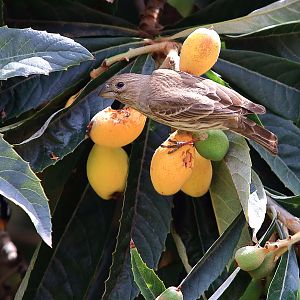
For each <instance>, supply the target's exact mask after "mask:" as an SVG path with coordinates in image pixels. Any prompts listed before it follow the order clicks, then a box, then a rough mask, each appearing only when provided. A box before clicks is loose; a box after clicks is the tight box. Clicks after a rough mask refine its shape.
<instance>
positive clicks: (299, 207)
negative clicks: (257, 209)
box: [267, 192, 300, 216]
mask: <svg viewBox="0 0 300 300" xmlns="http://www.w3.org/2000/svg"><path fill="white" fill-rule="evenodd" d="M267 194H268V196H270V197H271V198H273V199H274V200H275V201H276V202H278V204H280V205H281V206H283V207H284V208H285V209H287V210H288V211H289V212H290V213H291V214H293V215H295V216H300V195H296V196H285V195H274V194H272V193H270V192H267Z"/></svg>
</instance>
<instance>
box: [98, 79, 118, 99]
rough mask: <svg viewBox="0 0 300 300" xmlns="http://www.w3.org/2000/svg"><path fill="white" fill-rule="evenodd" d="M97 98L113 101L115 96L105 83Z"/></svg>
mask: <svg viewBox="0 0 300 300" xmlns="http://www.w3.org/2000/svg"><path fill="white" fill-rule="evenodd" d="M99 96H100V97H103V98H109V99H114V98H115V96H116V94H115V92H114V91H113V90H112V89H111V86H110V84H108V83H106V84H104V85H103V87H102V89H101V90H100V93H99Z"/></svg>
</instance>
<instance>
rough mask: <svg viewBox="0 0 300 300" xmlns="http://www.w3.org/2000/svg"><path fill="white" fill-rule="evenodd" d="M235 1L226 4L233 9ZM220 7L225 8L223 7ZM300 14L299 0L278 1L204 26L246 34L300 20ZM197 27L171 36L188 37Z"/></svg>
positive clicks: (225, 31) (225, 32) (220, 30)
mask: <svg viewBox="0 0 300 300" xmlns="http://www.w3.org/2000/svg"><path fill="white" fill-rule="evenodd" d="M235 2H236V1H233V3H232V5H230V6H229V5H228V3H227V2H226V5H228V7H229V9H232V8H233V7H234V6H235ZM242 5H244V1H242ZM218 8H219V9H223V7H218ZM202 13H204V12H202ZM206 14H207V12H206ZM299 14H300V2H299V1H298V0H286V1H277V2H275V3H272V4H270V5H267V6H265V7H263V8H260V9H257V10H255V11H253V12H252V13H250V14H248V15H247V16H244V17H240V18H237V19H231V20H228V21H224V22H218V23H210V24H209V25H206V26H202V27H207V28H209V27H213V28H214V30H215V31H217V32H218V33H219V34H245V33H251V32H255V31H257V30H259V29H262V28H266V27H268V26H272V25H276V24H282V23H285V22H290V21H298V20H299ZM197 19H198V20H197V21H198V22H197V24H199V16H197ZM206 24H207V23H206ZM197 28H199V26H197V27H193V28H188V29H185V30H183V31H181V32H179V33H176V34H174V35H172V36H171V38H172V39H177V38H182V37H186V36H188V35H189V34H190V33H191V32H193V31H194V30H195V29H197ZM166 33H167V32H166Z"/></svg>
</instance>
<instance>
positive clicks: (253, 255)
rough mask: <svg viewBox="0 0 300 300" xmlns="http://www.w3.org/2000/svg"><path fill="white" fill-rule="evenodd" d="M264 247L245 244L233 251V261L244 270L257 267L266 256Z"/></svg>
mask: <svg viewBox="0 0 300 300" xmlns="http://www.w3.org/2000/svg"><path fill="white" fill-rule="evenodd" d="M266 255H267V253H266V249H265V248H259V247H258V246H245V247H242V248H240V249H238V250H237V251H236V253H235V257H234V258H235V261H236V262H237V264H238V266H239V267H240V268H241V269H242V270H244V271H251V270H255V269H257V268H258V267H259V266H260V265H261V264H262V263H263V261H264V259H265V257H266Z"/></svg>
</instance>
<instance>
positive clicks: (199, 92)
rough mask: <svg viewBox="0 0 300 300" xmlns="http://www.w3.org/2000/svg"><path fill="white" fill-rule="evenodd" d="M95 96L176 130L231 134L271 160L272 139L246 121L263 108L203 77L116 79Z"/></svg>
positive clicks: (164, 72) (158, 74)
mask: <svg viewBox="0 0 300 300" xmlns="http://www.w3.org/2000/svg"><path fill="white" fill-rule="evenodd" d="M100 96H102V97H105V98H114V99H117V100H119V101H120V102H122V103H124V104H126V105H129V106H131V107H133V108H135V109H136V110H138V111H140V112H141V113H143V114H145V115H146V116H148V117H149V118H151V119H154V120H156V121H158V122H160V123H163V124H166V125H169V126H172V127H174V128H176V129H180V130H186V131H200V130H205V129H221V130H231V131H234V132H237V133H239V134H241V135H243V136H245V137H247V138H249V139H251V140H254V141H255V142H257V143H259V144H260V145H262V146H264V147H265V148H266V149H268V150H269V151H270V152H271V153H273V154H277V137H276V135H274V134H273V133H272V132H270V131H268V130H267V129H265V128H263V127H261V126H259V125H257V124H256V123H255V122H253V121H251V120H249V119H247V117H246V115H248V114H252V113H256V114H264V113H265V112H266V110H265V108H264V107H263V106H262V105H259V104H256V103H253V102H251V101H250V100H248V99H246V98H245V97H243V96H242V95H240V94H239V93H237V92H235V91H234V90H232V89H230V88H227V87H225V86H222V85H220V84H218V83H216V82H214V81H211V80H209V79H205V78H203V77H195V76H192V75H190V74H188V73H184V72H176V71H173V70H169V69H159V70H156V71H154V72H153V73H152V74H151V75H141V74H134V73H126V74H120V75H116V76H114V77H112V78H111V79H110V80H108V81H107V83H106V85H105V86H104V88H103V89H102V91H101V92H100Z"/></svg>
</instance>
